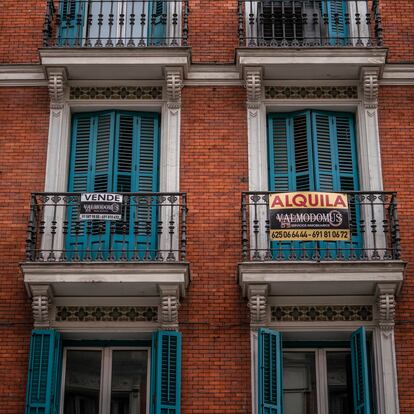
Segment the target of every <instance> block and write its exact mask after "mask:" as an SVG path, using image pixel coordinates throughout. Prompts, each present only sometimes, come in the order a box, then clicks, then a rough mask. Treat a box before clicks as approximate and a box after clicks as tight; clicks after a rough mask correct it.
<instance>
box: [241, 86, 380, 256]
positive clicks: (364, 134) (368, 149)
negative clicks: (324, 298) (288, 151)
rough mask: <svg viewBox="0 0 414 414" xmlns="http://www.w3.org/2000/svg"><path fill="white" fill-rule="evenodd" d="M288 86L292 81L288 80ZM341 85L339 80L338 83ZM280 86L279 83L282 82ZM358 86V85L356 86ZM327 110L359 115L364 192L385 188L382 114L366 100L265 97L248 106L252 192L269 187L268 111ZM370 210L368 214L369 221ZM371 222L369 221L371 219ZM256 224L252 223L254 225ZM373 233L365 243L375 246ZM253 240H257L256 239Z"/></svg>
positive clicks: (262, 214)
mask: <svg viewBox="0 0 414 414" xmlns="http://www.w3.org/2000/svg"><path fill="white" fill-rule="evenodd" d="M268 84H269V85H275V84H276V83H275V82H273V83H272V82H265V85H268ZM284 84H285V85H286V84H288V82H285V83H284ZM336 84H338V82H336ZM278 85H279V84H278ZM317 85H318V86H320V82H319V83H315V82H313V83H312V82H309V86H317ZM354 86H355V85H354ZM312 109H314V110H324V111H338V112H341V111H345V112H352V113H354V114H355V121H356V125H355V127H356V130H355V135H356V147H357V157H358V158H357V159H358V173H359V182H360V191H378V192H381V191H383V181H382V167H381V152H380V143H379V126H378V113H377V110H376V109H367V108H366V107H365V106H364V104H363V100H362V99H355V100H351V99H350V100H339V99H338V100H333V99H332V100H326V99H325V100H311V99H309V100H303V99H292V100H289V101H286V100H271V99H269V100H265V99H263V97H262V100H261V103H260V107H259V108H258V109H251V108H248V109H247V131H248V159H249V191H268V190H269V170H268V142H267V140H268V136H267V114H268V113H279V112H294V111H299V110H312ZM262 207H263V208H259V209H258V213H257V214H258V218H259V225H260V226H263V227H261V228H264V223H265V221H266V208H265V206H262ZM379 207H381V206H378V208H376V210H375V216H376V217H381V216H382V209H380V208H379ZM370 214H371V213H370V212H368V211H367V213H366V217H367V218H368V220H369V216H370ZM367 222H368V221H367ZM251 225H252V224H251ZM380 230H382V229H378V233H377V248H378V250H379V251H381V248H383V247H384V246H385V237H381V234H382V233H381V232H380ZM371 239H372V234H371V233H370V232H369V231H367V232H366V233H365V243H366V245H367V246H372V245H373V242H372V241H371ZM252 242H253V240H252ZM258 248H259V249H266V248H267V239H266V232H264V231H260V233H259V238H258Z"/></svg>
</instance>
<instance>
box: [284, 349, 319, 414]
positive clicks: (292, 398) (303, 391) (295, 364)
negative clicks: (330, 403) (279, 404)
mask: <svg viewBox="0 0 414 414" xmlns="http://www.w3.org/2000/svg"><path fill="white" fill-rule="evenodd" d="M283 398H284V414H317V396H316V371H315V354H314V353H313V352H284V353H283Z"/></svg>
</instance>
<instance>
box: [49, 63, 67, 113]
mask: <svg viewBox="0 0 414 414" xmlns="http://www.w3.org/2000/svg"><path fill="white" fill-rule="evenodd" d="M47 76H48V88H49V97H50V108H51V109H62V108H63V105H64V103H65V92H66V91H65V83H66V80H67V76H66V70H65V69H63V68H50V69H48V71H47Z"/></svg>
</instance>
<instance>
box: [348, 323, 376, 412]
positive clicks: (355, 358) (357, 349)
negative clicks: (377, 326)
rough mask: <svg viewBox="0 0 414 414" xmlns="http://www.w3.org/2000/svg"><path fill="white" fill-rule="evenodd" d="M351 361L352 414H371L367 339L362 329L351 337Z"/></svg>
mask: <svg viewBox="0 0 414 414" xmlns="http://www.w3.org/2000/svg"><path fill="white" fill-rule="evenodd" d="M351 359H352V383H353V394H354V414H371V402H370V386H369V368H368V350H367V337H366V332H365V328H364V327H361V328H359V329H358V330H356V331H355V332H354V333H353V334H352V336H351Z"/></svg>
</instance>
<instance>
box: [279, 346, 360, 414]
mask: <svg viewBox="0 0 414 414" xmlns="http://www.w3.org/2000/svg"><path fill="white" fill-rule="evenodd" d="M282 352H283V353H285V352H309V353H311V352H312V353H313V354H314V357H315V376H316V397H317V410H318V414H329V401H328V381H327V375H328V369H327V367H328V364H327V360H326V354H327V353H328V352H349V353H350V352H351V349H350V348H332V347H331V348H329V347H328V348H283V351H282ZM351 385H352V384H351ZM283 392H284V391H283Z"/></svg>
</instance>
